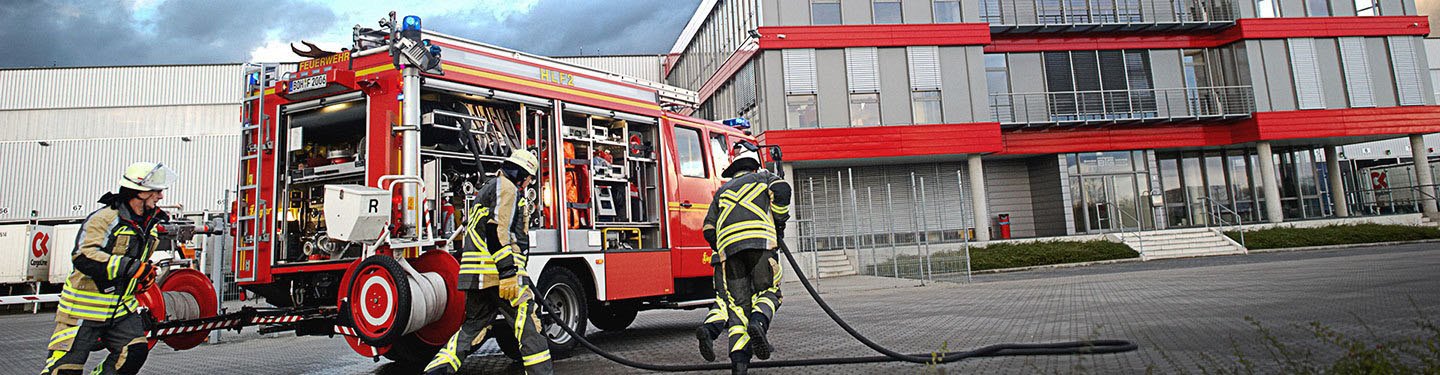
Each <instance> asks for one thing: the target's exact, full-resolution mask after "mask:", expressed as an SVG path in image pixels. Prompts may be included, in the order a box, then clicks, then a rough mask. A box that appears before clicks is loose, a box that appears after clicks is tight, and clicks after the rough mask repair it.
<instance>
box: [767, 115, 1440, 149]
mask: <svg viewBox="0 0 1440 375" xmlns="http://www.w3.org/2000/svg"><path fill="white" fill-rule="evenodd" d="M1422 133H1440V106H1408V107H1386V108H1346V109H1321V110H1305V111H1284V112H1260V113H1256V114H1255V115H1254V117H1252V118H1250V119H1248V120H1243V121H1239V122H1234V123H1228V124H1215V123H1212V124H1185V125H1173V126H1143V125H1142V126H1136V127H1127V128H1075V129H1051V130H1045V131H1015V132H1006V133H1004V135H1003V138H1004V150H1003V151H1001V153H1002V154H1054V153H1067V152H1088V151H1115V150H1136V149H1163V148H1179V147H1208V146H1227V145H1233V144H1241V143H1248V142H1257V141H1278V140H1287V139H1319V138H1334V137H1365V136H1402V135H1406V134H1422ZM786 151H787V152H788V151H789V150H786Z"/></svg>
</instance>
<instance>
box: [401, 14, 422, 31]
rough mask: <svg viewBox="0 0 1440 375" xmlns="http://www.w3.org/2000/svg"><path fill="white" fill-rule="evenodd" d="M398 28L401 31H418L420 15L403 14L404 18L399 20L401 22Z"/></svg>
mask: <svg viewBox="0 0 1440 375" xmlns="http://www.w3.org/2000/svg"><path fill="white" fill-rule="evenodd" d="M400 30H402V31H411V30H415V31H419V30H420V16H405V20H404V21H401V23H400Z"/></svg>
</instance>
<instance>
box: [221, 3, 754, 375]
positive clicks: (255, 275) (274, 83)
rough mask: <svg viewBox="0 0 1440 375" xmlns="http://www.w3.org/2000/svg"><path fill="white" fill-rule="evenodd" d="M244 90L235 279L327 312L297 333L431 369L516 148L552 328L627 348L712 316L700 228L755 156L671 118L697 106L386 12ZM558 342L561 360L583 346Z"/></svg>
mask: <svg viewBox="0 0 1440 375" xmlns="http://www.w3.org/2000/svg"><path fill="white" fill-rule="evenodd" d="M244 79H245V86H246V89H245V101H244V103H243V105H242V120H243V128H242V129H243V132H242V143H243V145H242V150H241V153H240V172H239V176H238V191H239V195H238V200H237V202H236V203H235V207H236V213H235V214H234V220H233V221H234V223H233V227H234V230H235V232H234V234H235V239H236V240H235V244H234V246H235V251H234V267H233V273H234V278H235V280H236V281H237V283H238V285H240V286H241V287H242V288H244V289H246V290H248V291H250V292H251V293H253V294H254V295H257V296H260V297H263V298H264V299H265V301H266V302H268V303H270V304H273V305H275V306H277V307H284V308H296V309H319V311H330V312H333V315H334V319H333V327H331V325H330V324H325V325H324V326H323V327H320V326H312V327H311V329H308V330H306V329H301V330H299V331H297V332H299V333H300V334H336V333H338V334H340V335H343V336H345V338H346V340H347V341H348V342H349V343H350V344H351V346H352V347H353V348H354V349H355V350H356V351H357V352H358V353H361V354H363V355H365V356H372V357H375V356H381V355H384V356H387V357H390V358H392V359H395V360H400V361H428V360H429V358H430V355H433V353H434V350H435V349H436V348H438V346H439V345H441V344H443V343H444V342H445V340H447V339H448V338H449V336H450V335H451V334H453V332H455V330H456V329H458V327H459V324H460V321H461V320H462V318H463V313H464V307H463V298H464V294H463V293H460V292H459V291H457V290H456V289H455V282H456V281H455V277H456V273H457V272H458V265H457V262H456V259H455V258H454V256H453V255H452V254H451V253H450V251H453V250H455V249H453V246H452V244H454V243H456V242H455V239H456V238H458V235H459V233H458V232H460V231H459V230H457V229H463V228H462V227H461V226H462V225H463V219H464V213H465V211H466V209H465V208H466V207H468V205H469V202H470V200H471V199H472V198H473V193H474V192H475V191H476V190H478V189H479V187H480V186H482V184H484V182H485V181H487V180H488V179H490V178H493V177H492V176H493V174H494V173H495V172H496V171H498V170H499V166H500V163H501V162H502V161H503V160H504V158H505V157H507V156H508V155H509V153H510V151H511V150H515V149H521V148H524V149H529V150H532V152H534V153H535V155H537V156H538V157H539V159H540V160H541V169H540V172H539V173H538V176H537V179H536V182H535V183H534V184H531V186H530V188H529V189H528V190H527V191H526V192H525V198H526V199H527V201H528V202H531V204H528V205H527V207H530V208H531V210H530V211H529V212H527V213H526V214H527V217H528V220H530V228H531V231H530V233H529V244H530V256H529V261H528V265H527V271H528V273H529V274H530V275H531V277H532V280H533V281H534V283H535V285H536V287H537V288H538V289H539V292H540V293H539V294H540V295H543V298H545V299H546V300H547V301H549V302H550V303H551V304H553V305H554V306H555V307H556V309H557V310H558V311H551V312H550V314H551V315H552V316H553V317H556V318H558V320H559V321H561V322H563V323H564V324H566V325H568V326H569V327H571V328H573V329H574V330H575V331H577V332H581V333H582V334H583V332H584V331H585V327H586V325H585V324H584V322H585V321H587V320H588V321H589V322H590V323H592V324H593V325H594V326H596V327H598V328H600V329H603V330H620V329H624V328H626V327H627V326H628V325H629V324H630V323H631V322H633V321H634V319H635V316H636V313H637V312H639V311H642V310H647V309H666V308H697V307H704V306H706V305H708V303H709V302H710V301H711V300H712V298H713V294H712V288H711V281H710V277H711V274H712V268H711V266H710V265H709V260H710V249H709V247H708V245H707V244H706V243H705V241H704V239H703V238H702V236H701V235H700V227H701V225H702V221H703V218H704V216H705V213H706V210H707V208H708V205H709V203H710V199H711V197H712V195H713V194H714V192H715V190H716V189H717V188H718V187H719V185H720V183H721V181H720V178H719V176H718V175H719V172H720V171H721V170H722V169H724V167H725V166H726V164H727V162H728V157H727V153H728V150H729V149H730V147H729V146H730V145H731V144H733V143H734V142H736V141H739V140H752V141H753V138H752V137H750V136H748V135H746V134H745V133H744V132H742V131H740V130H737V129H735V128H731V127H727V126H723V125H720V124H718V123H715V122H711V121H707V120H701V119H695V118H690V117H686V116H681V115H678V114H675V113H672V112H670V111H668V110H667V109H669V108H671V107H672V106H684V105H692V104H693V102H694V100H695V93H693V92H689V91H686V90H682V89H678V88H675V87H670V86H667V85H663V84H659V83H653V82H647V81H642V80H638V79H634V78H629V77H625V76H621V75H616V74H610V73H606V72H602V71H598V70H594V69H589V68H584V67H580V66H576V65H571V64H567V63H564V62H560V61H557V60H553V59H549V58H545V57H541V56H535V55H531V54H527V53H523V52H519V51H514V50H509V49H504V48H500V47H495V46H491V45H486V44H484V43H480V42H476V41H472V40H467V39H463V38H460V37H455V36H449V35H445V34H440V33H435V32H432V31H429V30H423V29H422V28H421V27H420V21H419V19H418V18H413V19H412V17H406V18H405V19H404V20H403V21H400V22H397V21H396V20H395V19H394V15H393V14H392V15H391V17H390V20H389V21H388V25H387V22H384V21H382V23H381V28H379V29H368V28H362V27H359V26H357V27H356V32H355V45H354V46H353V48H352V49H349V50H346V51H342V52H339V53H336V54H333V55H329V56H326V57H321V58H317V59H313V60H309V61H305V62H301V63H300V64H299V67H298V70H297V71H295V72H293V73H282V72H281V71H280V69H279V67H278V66H276V65H267V64H255V65H252V66H249V67H248V68H247V70H246V73H245V77H244ZM317 327H318V328H317ZM332 328H333V330H332ZM496 331H499V332H507V331H508V330H491V332H496ZM546 334H547V336H548V337H549V338H550V340H551V347H552V350H553V351H555V352H556V353H562V352H565V351H567V350H568V349H571V348H573V347H574V346H575V344H576V341H575V340H574V338H573V337H570V336H569V335H567V334H566V333H565V332H564V331H563V330H562V329H560V328H559V327H553V326H547V327H546ZM507 336H508V335H498V336H496V337H495V338H496V339H497V340H499V341H500V343H501V347H502V349H506V351H507V352H509V353H514V351H513V350H514V345H515V344H514V341H513V340H514V339H513V337H507Z"/></svg>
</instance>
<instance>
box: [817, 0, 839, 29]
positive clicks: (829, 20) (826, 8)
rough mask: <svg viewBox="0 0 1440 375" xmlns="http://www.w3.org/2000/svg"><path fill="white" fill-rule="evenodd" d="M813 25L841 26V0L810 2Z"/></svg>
mask: <svg viewBox="0 0 1440 375" xmlns="http://www.w3.org/2000/svg"><path fill="white" fill-rule="evenodd" d="M810 24H811V25H839V24H840V0H810Z"/></svg>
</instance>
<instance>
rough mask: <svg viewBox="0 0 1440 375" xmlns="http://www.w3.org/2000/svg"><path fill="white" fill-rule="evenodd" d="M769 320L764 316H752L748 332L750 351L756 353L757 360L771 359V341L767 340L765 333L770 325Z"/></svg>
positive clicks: (747, 328)
mask: <svg viewBox="0 0 1440 375" xmlns="http://www.w3.org/2000/svg"><path fill="white" fill-rule="evenodd" d="M768 320H769V319H765V317H764V315H760V314H755V315H751V316H750V325H749V326H748V327H746V330H747V331H749V333H750V351H751V352H754V353H755V358H759V359H770V351H771V350H773V349H774V348H773V347H771V346H770V340H768V339H766V338H765V331H766V328H768V327H767V326H769V325H770V322H768Z"/></svg>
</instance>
